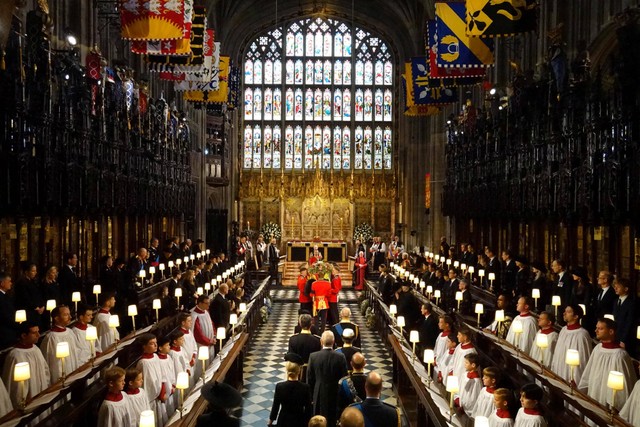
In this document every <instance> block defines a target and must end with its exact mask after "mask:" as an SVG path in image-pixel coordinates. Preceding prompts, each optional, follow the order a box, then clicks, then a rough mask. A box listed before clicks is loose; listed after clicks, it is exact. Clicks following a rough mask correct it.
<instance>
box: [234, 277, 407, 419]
mask: <svg viewBox="0 0 640 427" xmlns="http://www.w3.org/2000/svg"><path fill="white" fill-rule="evenodd" d="M297 292H298V291H297V290H293V289H283V288H278V289H274V290H272V291H271V300H272V302H273V307H272V312H271V315H270V316H269V320H268V322H267V323H265V324H263V325H261V326H260V327H259V328H258V330H257V332H256V336H255V338H254V339H253V341H252V342H251V345H250V346H249V351H248V352H247V356H246V357H245V361H244V388H243V390H242V396H243V398H244V406H243V408H242V422H241V425H242V426H256V427H257V426H260V427H264V426H265V425H266V423H267V421H268V419H269V413H270V411H271V403H272V398H273V391H274V390H275V385H276V383H278V382H280V381H284V380H285V373H284V359H283V357H284V353H285V352H286V351H287V345H288V342H289V336H291V334H292V333H293V328H294V327H295V325H296V320H297V313H298V306H299V305H298V302H297ZM340 297H341V302H340V308H342V307H344V306H345V305H347V306H348V307H349V308H350V309H351V312H352V313H353V315H354V316H353V319H352V320H353V321H354V322H355V323H357V324H358V325H359V326H360V328H361V329H360V331H361V335H362V346H363V352H364V355H365V358H366V359H367V366H366V368H365V370H366V371H367V372H369V371H372V370H375V371H377V372H378V373H379V374H380V375H381V376H382V379H383V381H384V383H383V391H382V398H383V400H384V401H386V402H388V403H391V404H395V403H396V399H395V394H394V392H393V390H392V389H391V375H392V366H391V357H390V356H389V353H388V352H387V350H386V348H385V347H384V345H383V344H382V342H381V340H380V338H379V337H378V336H377V334H375V333H373V332H371V331H369V330H368V329H367V328H366V327H365V326H364V319H363V317H362V316H361V315H360V310H359V309H358V308H357V306H356V293H355V292H354V291H353V290H351V289H347V290H343V291H341V292H340Z"/></svg>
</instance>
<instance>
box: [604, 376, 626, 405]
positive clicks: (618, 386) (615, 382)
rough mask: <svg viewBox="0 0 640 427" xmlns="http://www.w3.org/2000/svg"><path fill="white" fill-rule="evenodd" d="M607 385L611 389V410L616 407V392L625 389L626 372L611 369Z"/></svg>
mask: <svg viewBox="0 0 640 427" xmlns="http://www.w3.org/2000/svg"><path fill="white" fill-rule="evenodd" d="M607 387H609V388H610V389H611V393H612V394H611V411H612V412H613V410H614V409H615V408H616V392H618V391H622V390H624V374H623V373H622V372H618V371H609V377H608V378H607Z"/></svg>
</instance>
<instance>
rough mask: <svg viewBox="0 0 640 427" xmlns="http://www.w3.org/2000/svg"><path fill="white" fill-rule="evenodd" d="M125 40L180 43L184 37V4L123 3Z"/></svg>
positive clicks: (166, 0) (161, 0)
mask: <svg viewBox="0 0 640 427" xmlns="http://www.w3.org/2000/svg"><path fill="white" fill-rule="evenodd" d="M120 25H121V27H122V29H121V34H122V38H123V39H126V40H177V39H182V38H183V35H184V25H185V11H184V0H120Z"/></svg>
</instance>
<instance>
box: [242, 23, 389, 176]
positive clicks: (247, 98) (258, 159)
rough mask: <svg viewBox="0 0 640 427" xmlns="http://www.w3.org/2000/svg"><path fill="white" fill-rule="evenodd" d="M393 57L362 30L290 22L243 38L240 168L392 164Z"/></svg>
mask: <svg viewBox="0 0 640 427" xmlns="http://www.w3.org/2000/svg"><path fill="white" fill-rule="evenodd" d="M393 82H394V79H393V58H392V56H391V52H390V49H389V46H388V45H387V43H386V42H384V41H383V40H382V39H380V38H379V37H377V36H375V35H373V34H371V33H370V32H368V31H366V30H365V29H362V28H359V27H357V26H356V27H355V28H354V27H352V26H351V25H349V24H347V23H345V22H341V21H337V20H333V19H322V18H315V19H311V18H307V19H302V20H298V21H293V22H291V23H289V24H286V25H284V26H283V27H278V28H276V29H274V30H272V31H269V32H267V33H266V34H262V35H260V36H259V37H257V38H256V39H255V40H254V41H253V42H251V43H249V45H248V47H247V50H246V54H245V60H244V109H243V110H242V111H243V114H244V125H243V128H244V132H243V143H244V152H243V165H244V168H245V169H261V168H263V169H271V168H273V169H280V168H284V169H285V170H292V171H295V170H302V169H315V168H321V169H347V170H351V169H356V170H382V169H391V165H392V152H393V150H392V148H393V137H394V131H393V114H394V111H393V108H394V105H395V103H394V99H393V90H392V85H393Z"/></svg>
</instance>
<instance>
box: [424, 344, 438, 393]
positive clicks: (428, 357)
mask: <svg viewBox="0 0 640 427" xmlns="http://www.w3.org/2000/svg"><path fill="white" fill-rule="evenodd" d="M423 360H424V363H426V364H427V382H428V383H429V384H431V365H433V364H434V363H435V361H436V355H435V352H434V351H433V350H432V349H430V348H428V349H426V350H425V351H424V359H423Z"/></svg>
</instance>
